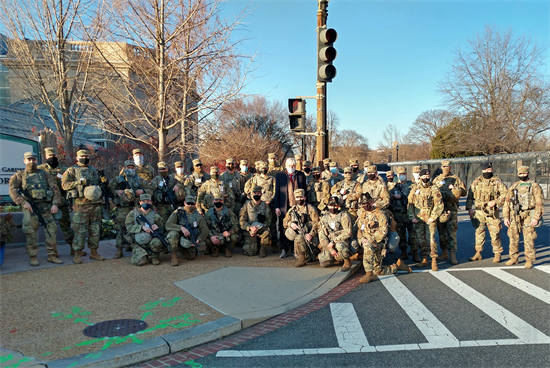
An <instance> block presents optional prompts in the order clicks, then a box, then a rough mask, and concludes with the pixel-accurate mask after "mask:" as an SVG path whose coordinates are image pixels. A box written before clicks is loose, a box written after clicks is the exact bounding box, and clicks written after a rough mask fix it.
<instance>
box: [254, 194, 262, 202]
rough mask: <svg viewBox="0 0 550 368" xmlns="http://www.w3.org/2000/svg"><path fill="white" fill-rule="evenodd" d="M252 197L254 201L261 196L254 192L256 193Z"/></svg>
mask: <svg viewBox="0 0 550 368" xmlns="http://www.w3.org/2000/svg"><path fill="white" fill-rule="evenodd" d="M252 198H254V200H255V201H259V200H260V199H261V198H262V196H261V195H259V194H256V195H253V196H252Z"/></svg>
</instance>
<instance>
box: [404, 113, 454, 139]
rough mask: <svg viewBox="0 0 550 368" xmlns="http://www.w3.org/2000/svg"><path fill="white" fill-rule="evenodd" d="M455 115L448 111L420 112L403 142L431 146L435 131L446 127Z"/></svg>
mask: <svg viewBox="0 0 550 368" xmlns="http://www.w3.org/2000/svg"><path fill="white" fill-rule="evenodd" d="M454 117H455V114H453V113H452V112H450V111H448V110H427V111H424V112H422V113H421V114H420V115H418V117H417V118H416V120H415V121H414V122H413V124H412V126H411V128H410V129H409V132H408V133H407V135H406V137H404V138H405V140H406V141H407V142H410V143H422V144H428V145H430V144H431V141H432V139H433V138H434V137H435V135H436V133H437V131H438V130H439V129H440V128H441V127H442V126H444V125H447V124H448V123H449V122H450V121H451V120H452V119H453V118H454Z"/></svg>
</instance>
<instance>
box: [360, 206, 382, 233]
mask: <svg viewBox="0 0 550 368" xmlns="http://www.w3.org/2000/svg"><path fill="white" fill-rule="evenodd" d="M359 225H361V226H360V229H361V231H363V233H367V234H368V235H369V236H372V235H373V234H374V232H376V230H378V228H379V227H380V223H379V222H378V217H377V216H376V214H375V211H371V212H366V214H365V217H364V218H362V219H360V220H359V224H358V226H359Z"/></svg>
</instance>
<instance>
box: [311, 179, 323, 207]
mask: <svg viewBox="0 0 550 368" xmlns="http://www.w3.org/2000/svg"><path fill="white" fill-rule="evenodd" d="M313 188H314V191H315V201H313V202H312V203H317V202H321V199H322V198H323V181H316V182H315V184H313Z"/></svg>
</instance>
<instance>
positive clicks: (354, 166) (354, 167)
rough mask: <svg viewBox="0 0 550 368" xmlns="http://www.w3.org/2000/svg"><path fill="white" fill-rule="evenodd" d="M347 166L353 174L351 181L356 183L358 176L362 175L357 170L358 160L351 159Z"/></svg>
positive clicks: (361, 172)
mask: <svg viewBox="0 0 550 368" xmlns="http://www.w3.org/2000/svg"><path fill="white" fill-rule="evenodd" d="M349 166H350V167H351V170H352V173H353V180H355V181H357V179H359V176H360V175H362V174H363V171H362V170H359V160H357V159H356V158H352V159H350V160H349Z"/></svg>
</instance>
